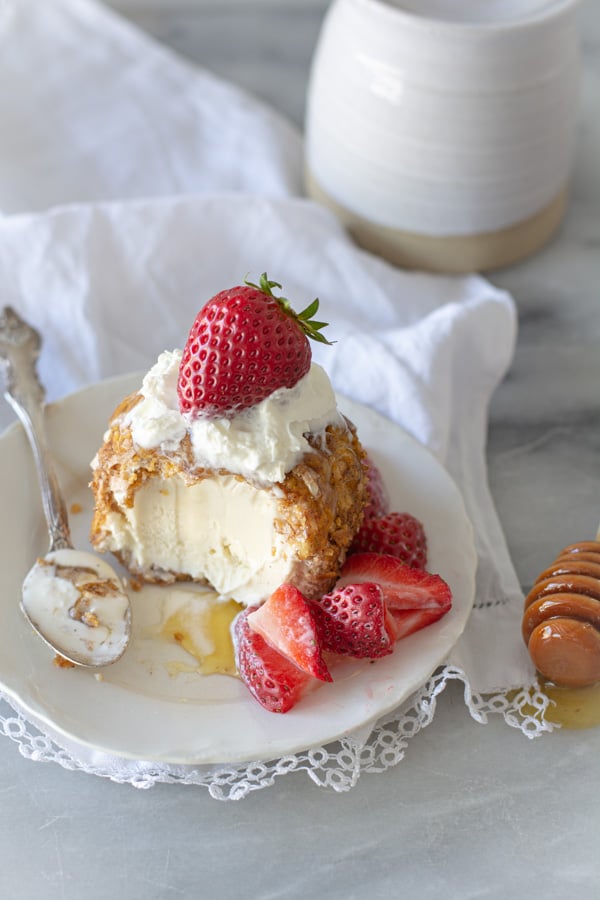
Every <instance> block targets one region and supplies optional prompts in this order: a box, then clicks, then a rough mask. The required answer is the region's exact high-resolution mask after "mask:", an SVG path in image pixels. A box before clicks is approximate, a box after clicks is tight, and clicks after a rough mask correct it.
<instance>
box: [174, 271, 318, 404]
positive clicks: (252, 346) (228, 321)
mask: <svg viewBox="0 0 600 900" xmlns="http://www.w3.org/2000/svg"><path fill="white" fill-rule="evenodd" d="M273 288H281V285H280V284H278V282H276V281H269V279H268V278H267V275H266V273H263V274H262V275H261V277H260V282H259V284H258V285H256V284H252V283H251V282H246V283H245V284H244V285H239V286H238V287H233V288H231V289H229V290H226V291H221V292H220V293H219V294H217V295H216V296H214V297H213V298H212V299H211V300H209V301H208V303H206V304H205V306H203V308H202V309H201V310H200V312H199V313H198V315H197V316H196V320H195V322H194V324H193V325H192V328H191V331H190V333H189V336H188V339H187V343H186V345H185V348H184V351H183V356H182V359H181V365H180V368H179V379H178V382H177V394H178V397H179V408H180V410H181V412H182V413H185V414H188V415H190V416H192V417H196V416H204V417H211V418H214V417H217V416H226V417H231V416H234V415H236V414H237V413H238V412H241V410H243V409H247V408H248V407H251V406H255V405H256V404H257V403H260V402H261V401H262V400H265V399H266V398H267V397H269V396H270V395H271V394H272V393H273V392H274V391H276V390H278V389H279V388H291V387H293V386H294V385H295V384H297V383H298V381H300V379H301V378H302V377H303V376H304V375H306V373H307V372H308V370H309V368H310V362H311V351H310V345H309V343H308V340H307V338H309V337H310V338H312V339H313V340H316V341H320V342H321V343H324V344H328V343H329V341H328V340H327V338H325V337H324V336H323V335H322V334H321V333H320V331H321V329H322V328H324V327H325V325H326V323H325V322H315V321H314V320H313V319H312V317H313V316H314V315H315V314H316V312H317V310H318V308H319V301H318V300H317V299H315V300H313V302H312V303H311V304H310V305H309V306H308V307H307V308H306V309H305V310H303V311H302V312H301V313H296V312H294V310H293V309H292V308H291V306H290V304H289V301H288V300H286V299H285V297H276V296H275V295H274V294H273Z"/></svg>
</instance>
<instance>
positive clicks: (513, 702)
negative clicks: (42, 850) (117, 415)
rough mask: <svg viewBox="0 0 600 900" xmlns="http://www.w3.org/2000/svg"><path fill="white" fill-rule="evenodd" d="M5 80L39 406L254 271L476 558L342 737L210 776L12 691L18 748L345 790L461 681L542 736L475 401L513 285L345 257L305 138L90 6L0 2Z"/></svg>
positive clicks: (7, 232)
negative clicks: (471, 580) (312, 192)
mask: <svg viewBox="0 0 600 900" xmlns="http://www.w3.org/2000/svg"><path fill="white" fill-rule="evenodd" d="M34 6H35V14H34ZM33 60H35V66H36V71H37V72H38V73H39V77H38V78H36V79H33V78H32V77H31V72H32V66H33V62H32V61H33ZM0 84H2V85H3V88H4V89H3V91H2V92H1V93H0V121H2V124H3V141H2V149H1V154H2V156H1V158H0V209H2V211H3V216H2V217H0V278H1V280H2V285H3V302H6V303H10V304H11V305H12V306H14V307H15V308H16V309H17V310H18V311H19V312H21V314H22V315H23V316H24V317H26V318H27V319H29V320H30V321H31V322H32V324H34V325H35V326H36V327H38V328H39V329H40V331H41V332H42V333H43V336H44V353H43V355H42V358H41V361H40V370H41V375H42V378H43V380H44V381H45V383H46V385H47V388H48V396H49V399H54V398H57V397H59V396H61V395H63V394H65V393H67V392H69V391H71V390H73V389H75V388H78V387H80V386H82V385H84V384H87V383H91V382H94V381H96V380H98V379H101V378H104V377H106V376H110V375H114V374H119V373H123V372H127V371H132V370H138V369H144V368H147V367H148V366H150V365H151V364H152V363H153V362H154V360H155V358H156V356H157V354H158V353H159V352H160V351H161V350H163V349H165V348H173V347H176V346H181V345H182V343H183V341H184V340H185V336H186V335H187V331H188V329H189V326H190V324H191V321H192V320H193V317H194V316H195V314H196V312H197V310H198V308H199V307H200V306H201V305H202V303H203V302H204V301H205V300H206V299H208V298H209V297H210V296H211V295H212V294H213V293H214V292H216V291H217V290H220V289H222V288H223V287H225V286H230V285H232V284H235V283H239V282H240V281H241V280H242V279H243V277H244V275H245V274H246V273H247V272H250V273H252V274H253V275H254V276H255V277H256V276H257V275H258V274H260V272H262V271H264V270H266V271H268V272H269V274H270V276H271V277H274V278H276V280H278V281H281V282H282V283H283V284H284V286H285V292H286V296H289V297H291V298H292V299H296V298H297V300H298V302H302V301H304V300H309V299H312V297H314V296H315V295H318V296H319V297H320V299H321V303H322V307H321V312H322V314H323V316H322V317H323V318H324V319H325V320H326V321H329V322H330V323H331V327H330V333H331V335H332V336H334V337H335V339H336V341H337V343H336V344H335V345H334V346H333V347H329V348H316V350H315V351H314V355H315V358H316V359H317V360H318V361H319V362H320V363H321V364H322V365H324V366H325V368H326V369H327V371H328V372H329V374H330V376H331V378H332V381H333V383H334V386H335V387H336V388H337V389H338V390H340V391H341V392H343V393H344V394H346V395H348V396H350V397H352V398H353V399H354V400H357V401H360V402H362V403H365V404H368V405H370V406H372V407H373V408H375V409H377V410H378V411H379V412H381V413H383V414H384V415H386V416H388V417H389V418H391V419H393V420H394V421H396V422H398V423H399V424H401V425H402V426H404V427H405V428H406V429H407V430H408V431H409V432H410V433H412V434H413V435H414V436H415V437H416V438H417V439H418V440H419V441H421V442H422V443H423V444H424V445H426V446H427V447H429V448H430V449H431V450H432V451H433V453H434V454H435V455H436V456H437V458H438V459H439V460H440V461H441V462H442V463H443V464H444V465H445V466H446V467H447V469H448V470H449V472H450V473H451V475H452V476H453V477H454V479H455V480H456V482H457V484H458V486H459V488H460V490H461V492H462V495H463V497H464V500H465V504H466V508H467V510H468V513H469V516H470V518H471V520H472V522H473V525H474V531H475V535H476V547H477V552H478V559H479V566H478V573H477V592H476V598H475V609H474V611H473V614H472V616H471V618H470V620H469V622H468V624H467V628H466V630H465V633H464V635H463V637H462V638H461V639H460V641H459V643H458V644H457V646H456V647H455V648H454V650H453V651H452V653H451V655H450V658H449V659H448V661H447V665H446V666H445V667H444V668H443V669H442V670H441V671H440V672H439V673H438V674H437V675H436V676H435V677H433V678H432V679H431V681H430V682H429V683H428V684H427V685H425V686H424V688H423V689H422V691H420V692H419V693H418V695H416V696H415V697H414V698H412V700H411V701H410V702H409V703H407V704H405V706H404V707H403V708H402V709H401V710H399V711H398V712H397V713H396V714H394V716H392V717H388V719H387V720H386V722H385V723H379V724H378V725H377V726H376V727H375V728H374V729H371V728H367V729H363V731H362V732H361V733H360V734H357V735H353V736H351V737H350V738H349V739H348V740H347V741H345V742H343V746H342V751H340V749H339V747H337V748H334V749H331V748H329V749H328V750H326V751H325V750H324V751H322V753H321V755H318V754H315V752H314V749H311V750H307V751H306V753H304V754H298V755H297V756H295V757H294V764H293V765H290V762H289V760H288V761H286V765H285V766H284V767H283V768H282V764H281V763H280V762H278V761H275V762H273V761H271V762H270V763H269V764H266V763H261V766H262V769H261V768H260V766H259V767H258V768H257V767H256V766H255V767H254V768H252V767H250V768H249V767H247V766H241V767H230V768H227V770H219V771H217V772H216V774H215V770H214V769H211V770H199V769H188V768H187V767H181V766H178V767H170V766H156V765H153V764H148V763H142V762H140V763H135V762H131V761H127V760H118V759H114V758H108V757H106V756H105V755H104V754H98V753H94V752H92V751H90V750H88V749H86V748H84V747H83V746H79V745H76V744H75V745H69V747H67V748H65V747H64V741H63V742H62V745H63V746H62V747H61V746H59V745H60V743H61V742H60V741H58V740H57V739H56V736H55V735H53V734H52V732H51V731H50V730H49V729H48V728H44V729H40V728H39V727H38V723H35V722H33V723H28V722H27V721H26V719H25V718H24V717H23V716H21V715H20V714H19V710H18V706H17V704H16V703H15V702H14V701H13V703H12V706H13V709H14V710H15V714H13V713H12V711H11V712H10V714H9V715H8V716H6V717H0V726H1V728H2V730H3V731H4V732H5V733H6V734H7V735H9V736H10V737H12V738H13V739H14V740H16V741H18V742H19V744H20V746H21V750H22V752H24V753H25V754H26V755H28V756H30V757H31V758H34V759H54V760H56V761H58V762H59V763H60V764H62V765H64V766H66V767H68V768H81V769H84V770H85V771H90V772H95V773H97V774H100V775H105V776H108V777H111V778H113V779H114V780H117V781H129V782H131V783H132V784H136V785H137V786H144V787H145V786H149V785H150V784H153V783H155V782H156V781H185V782H192V783H196V784H203V785H206V786H207V787H209V789H210V790H211V792H212V793H213V794H214V796H219V797H223V796H227V797H240V796H244V795H245V794H246V793H247V792H248V791H249V790H253V789H255V788H256V787H262V786H265V785H267V784H270V783H272V781H273V779H274V777H275V776H276V775H278V774H282V773H283V772H285V771H290V770H293V769H296V770H297V769H298V768H300V769H306V770H307V771H308V773H309V774H310V776H311V777H312V778H313V780H315V781H316V782H317V783H320V784H328V785H330V786H332V787H334V788H336V789H338V790H343V789H347V788H348V787H350V786H352V784H353V783H355V781H356V778H357V777H358V776H359V775H360V772H361V771H364V770H369V767H370V769H371V770H373V769H374V768H383V767H385V766H387V765H391V764H393V763H394V762H397V761H398V760H399V759H401V758H402V755H403V752H404V746H405V743H406V739H407V737H408V736H410V735H411V734H413V733H415V732H416V731H418V730H419V728H420V727H422V726H423V725H425V724H427V723H428V721H430V719H431V716H432V715H433V712H434V710H435V697H436V696H437V694H438V693H439V692H440V691H441V690H442V689H443V687H444V685H445V684H446V682H447V681H448V680H450V679H457V678H458V679H461V680H463V681H464V683H465V699H466V703H467V706H468V707H469V709H470V711H471V713H472V715H474V716H475V717H476V718H477V719H478V720H480V721H485V719H486V716H487V715H488V714H489V713H490V712H499V713H501V714H503V715H504V717H505V719H506V721H507V722H508V723H509V724H510V725H513V726H515V727H518V728H521V729H522V730H523V731H524V733H525V734H527V735H528V736H533V735H535V734H538V733H540V732H541V731H543V730H548V729H549V728H550V726H549V725H548V724H547V723H546V722H545V721H544V718H543V708H544V702H543V699H541V698H540V695H539V694H538V693H537V691H536V683H535V677H534V672H533V668H532V666H531V663H530V661H529V658H528V656H527V653H526V652H525V649H524V647H523V645H522V642H521V639H520V614H521V612H520V611H521V602H522V595H521V591H520V588H519V585H518V582H517V578H516V575H515V572H514V569H513V566H512V563H511V561H510V558H509V554H508V550H507V546H506V542H505V539H504V536H503V533H502V529H501V526H500V523H499V521H498V518H497V515H496V512H495V509H494V505H493V502H492V499H491V496H490V493H489V489H488V485H487V477H486V461H485V441H486V431H487V411H488V404H489V400H490V396H491V394H492V392H493V391H494V389H495V387H496V386H497V384H498V382H499V380H500V379H501V378H502V377H503V375H504V374H505V372H506V371H507V369H508V367H509V365H510V362H511V359H512V353H513V348H514V342H515V332H516V316H515V309H514V304H513V302H512V299H511V298H510V297H509V296H508V295H507V294H506V293H504V292H502V291H499V290H497V289H496V288H494V287H493V286H492V285H490V284H489V283H488V282H487V281H486V280H484V279H483V278H480V277H477V276H472V277H468V278H450V277H448V278H445V277H437V276H430V275H425V274H419V273H410V274H409V273H405V272H402V271H400V270H398V269H396V268H394V267H392V266H390V265H388V264H386V263H385V262H383V261H381V260H379V259H377V258H376V257H374V256H371V255H369V254H367V253H365V252H362V251H360V250H359V249H357V248H356V247H355V246H354V245H353V243H352V242H351V241H350V239H349V238H348V237H347V235H346V234H345V232H344V231H343V229H342V228H341V226H340V225H339V224H338V223H337V221H336V220H335V219H334V217H333V215H332V214H330V213H329V212H327V211H325V210H324V209H321V208H319V207H318V206H316V205H315V204H313V203H312V202H309V201H307V200H305V199H302V198H300V197H298V196H293V195H298V194H299V193H300V184H301V157H302V153H301V151H302V144H301V139H300V136H299V135H298V134H297V133H296V132H295V130H294V129H293V128H292V127H291V126H290V125H288V123H286V122H285V121H284V120H283V119H282V118H281V117H280V116H278V115H276V114H275V113H274V112H271V111H270V110H268V109H267V108H265V106H264V105H262V104H261V103H259V102H258V101H255V100H254V99H252V98H251V97H249V96H246V95H244V93H243V92H241V91H240V90H238V89H237V88H234V87H232V86H229V85H227V84H224V83H223V82H222V81H220V80H218V79H216V78H215V77H213V76H211V75H210V74H209V73H207V72H203V71H201V70H198V69H196V68H193V67H192V66H190V65H189V64H187V63H185V62H182V61H181V60H179V59H178V58H177V57H176V56H175V55H174V54H172V53H170V52H169V51H167V50H165V49H163V48H161V47H159V46H157V45H156V44H155V43H153V42H152V41H151V40H150V39H148V38H146V37H144V36H142V35H141V34H139V33H138V32H137V31H136V30H135V29H134V28H132V27H131V26H130V25H127V24H125V23H124V22H122V21H121V20H120V19H119V18H118V17H117V16H115V15H114V14H112V13H110V12H108V11H106V10H104V9H103V8H101V7H99V6H96V5H94V4H93V3H92V2H90V0H56V2H54V3H52V4H34V2H33V0H12V2H11V0H3V2H2V3H1V5H0ZM136 198H137V199H136ZM99 201H110V202H99ZM3 421H7V418H6V417H5V416H3ZM515 691H516V694H515ZM532 711H533V712H532ZM390 731H391V735H392V736H391V738H390ZM40 732H41V735H40ZM390 741H391V743H390ZM390 746H392V747H393V750H394V752H393V753H392V752H391V751H390ZM348 753H350V754H351V758H352V760H353V761H352V762H351V763H350V764H348V762H347V758H348ZM323 754H325V755H323ZM323 760H326V762H324V761H323ZM257 772H258V774H257Z"/></svg>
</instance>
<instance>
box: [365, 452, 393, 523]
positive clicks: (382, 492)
mask: <svg viewBox="0 0 600 900" xmlns="http://www.w3.org/2000/svg"><path fill="white" fill-rule="evenodd" d="M363 465H364V467H365V470H366V475H367V494H368V497H369V500H368V503H367V505H366V506H365V510H364V514H363V516H364V520H365V521H366V520H367V519H379V518H380V517H381V516H385V515H386V513H388V512H389V509H390V507H389V500H388V495H387V491H386V489H385V484H384V483H383V477H382V475H381V472H380V471H379V469H378V468H377V466H376V465H375V463H374V462H373V460H372V459H371V457H370V456H369V455H368V454H367V456H366V458H365V460H364V462H363Z"/></svg>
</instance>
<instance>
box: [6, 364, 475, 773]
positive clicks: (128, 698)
mask: <svg viewBox="0 0 600 900" xmlns="http://www.w3.org/2000/svg"><path fill="white" fill-rule="evenodd" d="M140 380H141V379H140V377H139V376H125V377H121V378H117V379H113V380H111V381H106V382H102V383H100V384H98V385H95V386H93V387H89V388H85V389H84V390H81V391H79V392H77V393H76V394H73V395H71V396H69V397H67V398H65V399H64V400H62V401H60V402H59V403H55V404H52V405H51V406H50V407H49V408H48V415H47V421H48V431H49V438H50V445H51V448H52V449H53V452H54V455H55V459H56V463H57V469H58V475H59V478H60V481H61V484H62V486H63V489H64V492H65V495H66V499H67V505H68V506H69V507H71V505H72V504H74V503H77V504H80V505H81V507H82V511H81V512H80V513H78V514H76V515H72V516H71V525H72V531H73V537H74V539H75V542H76V543H77V544H78V545H80V546H81V547H87V546H88V541H87V533H88V528H89V523H90V518H91V512H92V498H91V493H90V491H89V488H88V482H89V479H90V469H89V462H90V460H91V459H92V457H93V456H94V454H95V452H96V450H97V448H98V446H99V444H100V442H101V439H102V434H103V432H104V430H105V428H106V424H107V422H108V417H109V415H110V413H111V411H112V409H113V408H114V407H115V406H116V404H117V403H118V401H119V400H120V399H121V398H122V397H123V396H125V395H126V394H128V393H129V392H130V391H132V390H134V389H135V388H137V387H138V386H139V384H140ZM339 404H340V408H341V409H342V411H343V412H344V413H345V414H346V415H348V416H349V417H350V418H351V419H352V420H353V421H354V422H355V424H356V425H357V427H358V431H359V435H360V437H361V440H362V442H363V444H364V445H365V446H366V447H367V448H368V449H369V451H370V452H371V454H372V456H373V458H374V459H375V461H376V462H377V463H378V465H379V466H380V468H381V470H382V473H383V475H384V478H385V481H386V484H387V487H388V490H389V493H390V496H391V502H392V508H393V509H396V510H399V511H409V512H412V513H413V514H414V515H416V516H417V517H418V518H420V519H421V521H422V522H423V523H424V525H425V529H426V532H427V535H428V541H429V559H430V563H429V568H430V569H431V570H432V571H436V572H439V573H440V574H441V575H442V576H443V577H444V578H445V579H446V580H447V581H448V582H449V584H450V586H451V588H452V591H453V595H454V604H453V608H452V610H451V611H450V612H449V613H448V615H446V616H445V617H444V618H443V619H442V620H441V621H440V622H438V623H436V624H435V625H432V626H429V627H428V628H426V629H424V630H422V631H421V632H418V633H417V634H414V635H412V636H410V637H408V638H406V639H404V640H403V641H401V642H400V643H399V644H398V645H397V647H396V649H395V651H394V653H393V654H392V655H391V656H388V657H386V658H384V659H382V660H378V661H377V662H375V663H369V662H358V661H353V662H349V663H345V664H344V665H343V667H342V668H340V669H339V670H336V671H335V672H334V677H335V682H334V684H328V685H324V686H323V687H322V688H320V689H319V690H317V691H315V692H314V693H313V694H311V695H309V696H308V697H306V698H305V699H303V701H302V702H301V703H300V704H299V705H298V706H297V707H295V708H294V709H293V710H292V711H291V712H289V713H287V714H285V715H275V714H272V713H268V712H266V711H265V710H263V709H262V708H261V707H260V706H259V705H258V704H257V703H256V701H255V700H254V699H253V698H252V697H251V696H250V695H249V694H248V692H247V691H246V689H245V687H244V685H243V684H242V683H241V682H240V681H238V679H235V678H231V677H228V676H224V675H211V676H201V675H198V674H197V673H195V672H193V671H191V670H190V669H191V667H190V665H189V663H190V662H192V659H191V657H189V656H188V655H187V654H185V652H184V651H183V650H181V649H180V648H179V647H177V646H176V645H174V644H171V643H166V642H165V641H164V640H159V639H158V638H156V637H155V634H156V629H154V630H153V628H152V622H153V617H154V619H155V618H156V614H155V610H153V602H154V601H153V595H152V589H151V590H150V593H146V592H143V593H142V594H135V593H134V594H133V595H132V602H133V618H134V631H133V638H132V643H131V645H130V647H129V649H128V651H127V653H126V654H125V657H124V658H123V659H122V660H120V661H119V662H118V663H116V664H115V665H113V666H111V667H108V668H106V669H104V670H103V671H102V674H101V678H98V677H97V676H96V675H95V674H94V672H93V671H91V670H86V669H66V670H62V669H57V668H56V667H55V666H54V665H53V664H52V653H51V651H50V650H49V649H48V648H47V647H46V646H45V644H44V643H43V642H42V641H41V640H40V639H39V638H37V637H36V635H35V634H34V633H33V631H32V630H31V629H30V627H29V626H28V624H27V623H26V622H25V620H24V618H23V617H22V615H21V613H20V611H19V608H18V601H19V597H20V590H21V582H22V579H23V577H24V575H25V573H26V572H27V570H28V569H29V567H30V566H31V564H32V562H33V560H34V559H35V557H36V556H37V555H39V554H41V553H44V552H45V551H46V549H47V537H46V530H45V525H44V522H43V519H42V512H41V505H40V501H39V497H38V487H37V481H36V476H35V471H34V468H33V462H32V459H31V454H30V452H29V449H28V447H27V444H26V439H25V436H24V433H23V431H22V429H21V427H20V426H19V425H17V424H15V425H14V426H11V427H10V428H9V429H8V430H7V431H6V432H5V433H4V434H3V435H2V437H0V484H1V496H2V504H1V505H0V584H1V585H2V592H1V595H0V615H1V619H0V622H1V624H0V686H1V687H2V688H3V689H4V691H5V692H6V693H7V694H8V695H9V696H10V697H12V698H14V700H15V701H16V704H17V705H18V706H19V707H20V708H21V709H22V710H24V711H25V713H26V715H27V716H28V717H30V718H31V720H32V722H33V723H34V724H36V725H38V726H39V727H41V728H42V730H43V729H44V726H46V727H48V728H49V729H50V731H51V732H54V734H56V735H58V736H59V738H60V736H63V737H64V738H65V739H67V740H69V739H70V740H75V741H77V742H78V743H80V744H83V745H86V746H88V747H92V748H94V749H97V750H101V751H104V752H107V753H110V754H114V755H117V756H121V757H126V758H132V759H140V760H146V761H156V762H159V761H160V762H170V763H180V764H203V763H228V762H245V761H248V760H252V759H263V760H268V759H274V758H279V757H281V756H285V755H287V754H291V753H296V752H299V751H301V750H304V749H306V748H308V747H313V746H321V745H323V744H327V743H329V742H331V741H333V740H335V739H337V738H340V737H342V736H344V735H346V734H348V733H349V732H351V731H353V730H354V729H356V728H357V727H359V726H361V725H365V724H367V723H370V722H373V721H375V720H376V719H377V718H379V717H380V716H382V715H383V714H385V713H386V712H389V711H390V710H392V709H393V708H394V707H396V706H397V705H398V704H399V703H401V702H402V701H403V700H404V699H405V698H406V697H408V696H409V695H410V694H411V693H412V692H413V691H415V690H416V689H417V688H419V687H420V686H421V685H422V684H423V683H424V682H425V681H426V680H427V678H428V677H429V675H430V674H431V673H432V672H433V671H434V670H435V668H436V667H437V666H438V665H439V664H440V663H441V662H442V661H443V660H444V658H445V657H446V656H447V654H448V652H449V651H450V649H451V648H452V646H453V645H454V643H455V642H456V641H457V639H458V638H459V636H460V634H461V633H462V631H463V629H464V626H465V624H466V621H467V618H468V616H469V612H470V610H471V606H472V603H473V596H474V583H475V565H476V557H475V550H474V546H473V536H472V529H471V525H470V523H469V520H468V518H467V515H466V513H465V510H464V506H463V503H462V499H461V497H460V495H459V492H458V490H457V488H456V487H455V485H454V483H453V481H452V480H451V478H450V477H449V476H448V474H447V473H446V471H445V470H444V469H443V468H442V467H441V466H440V465H439V463H437V462H436V460H435V459H434V457H433V456H431V454H430V453H429V452H428V451H427V450H425V449H423V447H422V446H421V445H419V444H418V443H416V442H415V441H414V440H413V439H412V438H410V437H409V436H408V435H407V434H406V433H405V432H404V431H403V430H402V429H400V428H399V427H398V426H396V425H394V424H393V423H391V422H389V421H388V420H386V419H384V418H382V417H381V416H379V415H377V414H375V413H374V412H373V411H371V410H369V409H366V408H365V407H362V406H358V405H357V404H355V403H352V402H351V401H349V400H347V399H346V398H343V397H340V398H339ZM159 590H160V589H154V591H159Z"/></svg>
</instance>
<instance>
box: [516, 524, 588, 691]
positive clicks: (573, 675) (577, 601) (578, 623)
mask: <svg viewBox="0 0 600 900" xmlns="http://www.w3.org/2000/svg"><path fill="white" fill-rule="evenodd" d="M522 630H523V638H524V640H525V643H526V645H527V647H528V649H529V654H530V656H531V659H532V660H533V663H534V665H535V667H536V669H537V671H538V672H539V673H540V674H541V675H543V676H544V678H546V679H548V681H551V682H553V683H554V684H557V685H561V686H563V687H569V688H582V687H587V686H588V685H592V684H595V683H596V682H599V681H600V540H597V541H581V542H580V543H577V544H570V545H569V546H568V547H565V548H564V550H561V552H560V553H559V554H558V556H557V557H556V559H555V561H554V562H553V563H552V565H551V566H549V567H548V568H547V569H544V571H543V572H542V573H541V574H540V575H539V577H538V579H537V581H536V582H535V584H534V585H533V587H532V589H531V591H530V592H529V594H528V595H527V597H526V599H525V609H524V613H523V625H522Z"/></svg>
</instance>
